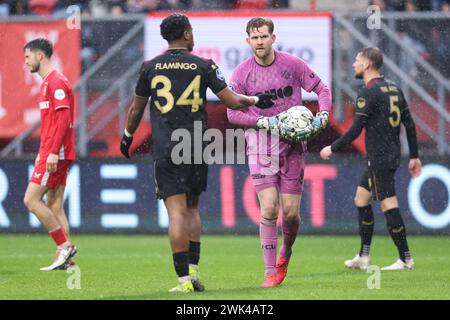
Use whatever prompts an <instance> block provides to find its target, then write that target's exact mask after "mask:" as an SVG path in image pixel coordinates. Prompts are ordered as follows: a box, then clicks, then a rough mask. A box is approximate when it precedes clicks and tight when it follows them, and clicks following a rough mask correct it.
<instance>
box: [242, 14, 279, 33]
mask: <svg viewBox="0 0 450 320" xmlns="http://www.w3.org/2000/svg"><path fill="white" fill-rule="evenodd" d="M263 26H267V27H268V28H269V33H270V34H272V33H273V29H274V26H273V21H272V20H271V19H269V18H262V17H258V18H253V19H251V20H250V21H249V22H248V23H247V28H246V29H245V31H247V34H248V35H250V32H251V31H252V30H253V29H255V28H256V29H258V28H261V27H263Z"/></svg>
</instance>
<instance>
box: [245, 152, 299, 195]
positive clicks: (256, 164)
mask: <svg viewBox="0 0 450 320" xmlns="http://www.w3.org/2000/svg"><path fill="white" fill-rule="evenodd" d="M305 157H306V154H305V153H301V154H299V153H291V154H289V155H286V156H279V157H278V158H279V163H277V161H276V160H277V159H276V157H274V158H273V159H272V158H270V157H269V156H263V155H258V156H256V155H255V156H249V169H250V176H251V178H252V182H253V186H254V187H255V190H256V192H260V191H262V190H264V189H267V188H270V187H276V188H277V189H278V190H279V191H280V192H281V193H288V194H301V193H302V192H303V178H304V173H305ZM251 160H252V161H251Z"/></svg>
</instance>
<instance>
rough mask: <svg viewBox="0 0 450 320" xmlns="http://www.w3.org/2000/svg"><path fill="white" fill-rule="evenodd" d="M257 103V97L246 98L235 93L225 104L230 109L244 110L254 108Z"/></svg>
mask: <svg viewBox="0 0 450 320" xmlns="http://www.w3.org/2000/svg"><path fill="white" fill-rule="evenodd" d="M255 103H256V98H255V97H249V96H245V95H242V94H239V93H233V94H232V95H231V97H230V99H228V100H227V101H226V103H225V105H226V106H227V107H228V108H230V109H242V108H247V107H250V106H253V105H254V104H255Z"/></svg>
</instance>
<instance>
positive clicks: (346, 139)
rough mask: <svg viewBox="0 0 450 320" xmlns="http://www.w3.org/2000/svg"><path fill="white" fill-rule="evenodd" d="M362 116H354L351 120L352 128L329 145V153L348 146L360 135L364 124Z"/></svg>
mask: <svg viewBox="0 0 450 320" xmlns="http://www.w3.org/2000/svg"><path fill="white" fill-rule="evenodd" d="M365 121H366V119H365V117H364V116H356V117H355V119H354V120H353V124H352V127H351V128H350V130H348V131H347V132H346V133H345V134H344V135H343V136H342V137H340V138H339V139H337V140H336V141H335V142H333V143H332V144H331V151H333V152H336V151H339V150H341V149H342V148H344V147H345V146H348V145H350V144H351V143H352V142H353V141H354V140H355V139H356V138H358V136H359V135H360V133H361V131H362V129H363V128H364V124H365Z"/></svg>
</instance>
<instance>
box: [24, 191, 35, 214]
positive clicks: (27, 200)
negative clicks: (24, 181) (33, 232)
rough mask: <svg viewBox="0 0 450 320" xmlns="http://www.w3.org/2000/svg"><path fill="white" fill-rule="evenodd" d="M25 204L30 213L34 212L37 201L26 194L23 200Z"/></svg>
mask: <svg viewBox="0 0 450 320" xmlns="http://www.w3.org/2000/svg"><path fill="white" fill-rule="evenodd" d="M23 204H24V205H25V207H26V208H27V209H28V210H29V211H33V207H34V204H35V200H34V199H33V198H32V197H30V196H29V195H28V194H25V197H24V198H23Z"/></svg>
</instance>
